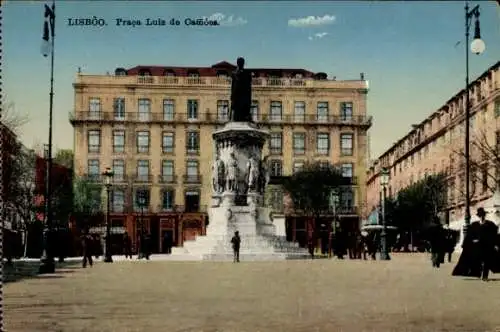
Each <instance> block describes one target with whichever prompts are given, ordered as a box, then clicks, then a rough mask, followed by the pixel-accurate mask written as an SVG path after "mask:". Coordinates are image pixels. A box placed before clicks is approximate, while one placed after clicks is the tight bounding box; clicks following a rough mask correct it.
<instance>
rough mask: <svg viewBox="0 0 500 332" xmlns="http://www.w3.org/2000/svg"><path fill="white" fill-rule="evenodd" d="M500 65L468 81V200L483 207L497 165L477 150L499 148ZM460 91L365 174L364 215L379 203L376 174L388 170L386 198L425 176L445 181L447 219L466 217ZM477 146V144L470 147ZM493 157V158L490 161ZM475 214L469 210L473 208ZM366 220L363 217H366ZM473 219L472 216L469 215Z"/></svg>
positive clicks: (499, 178)
mask: <svg viewBox="0 0 500 332" xmlns="http://www.w3.org/2000/svg"><path fill="white" fill-rule="evenodd" d="M499 67H500V62H497V63H496V64H495V65H493V66H491V67H490V68H488V70H486V71H485V72H484V73H483V74H482V75H481V76H479V77H478V78H477V79H476V80H474V81H473V82H472V83H471V85H470V86H471V87H470V102H471V117H470V137H471V145H470V156H471V160H472V163H471V173H470V174H471V176H470V188H471V201H472V205H473V206H472V208H474V206H476V207H479V206H483V205H484V204H485V202H486V201H487V200H488V199H489V198H491V197H492V196H493V193H494V189H495V188H496V187H497V183H498V181H500V172H499V170H500V168H499V167H500V162H499V161H498V160H492V159H493V158H492V157H491V155H490V156H487V154H485V153H483V152H484V151H481V150H482V149H481V148H479V147H478V144H481V145H485V144H487V145H488V147H489V148H490V149H491V151H493V152H494V151H495V150H497V151H498V149H500V72H499ZM465 98H466V94H465V90H461V91H460V92H459V93H457V94H456V95H454V96H453V97H452V98H451V99H450V100H448V101H447V102H446V104H444V105H443V106H441V107H440V108H439V109H438V110H437V111H435V112H433V113H432V114H431V115H430V116H428V117H427V118H426V119H424V120H423V121H422V122H420V123H419V124H417V125H414V126H412V127H413V128H412V130H411V131H410V132H409V133H408V134H407V135H405V136H404V137H402V138H401V139H400V140H398V141H397V142H396V143H395V144H394V145H393V146H391V148H389V149H388V150H387V151H386V152H384V153H383V154H382V155H381V156H380V157H379V158H378V159H377V161H376V162H375V163H374V164H373V165H372V166H371V167H370V168H369V170H368V171H367V178H366V187H367V207H368V211H367V212H368V213H369V212H370V211H372V210H374V209H375V208H376V207H377V206H378V205H379V204H380V192H381V187H380V171H381V169H382V168H387V169H388V170H389V171H390V182H389V185H388V188H387V189H388V194H389V195H390V196H394V195H397V193H398V192H399V191H400V190H402V189H404V188H405V187H407V186H409V185H411V184H412V183H415V182H416V181H418V180H420V179H422V178H424V177H425V176H426V175H429V174H437V173H440V172H444V173H446V174H447V177H448V192H447V197H448V205H447V208H446V211H445V212H446V219H447V220H449V221H450V222H454V221H460V220H461V221H463V219H464V214H465V209H464V205H465V163H464V162H465V158H464V154H463V153H464V145H465V124H464V121H465ZM474 142H476V143H474ZM494 159H497V158H494ZM472 213H473V214H474V210H472ZM365 217H366V216H365ZM473 218H474V216H473Z"/></svg>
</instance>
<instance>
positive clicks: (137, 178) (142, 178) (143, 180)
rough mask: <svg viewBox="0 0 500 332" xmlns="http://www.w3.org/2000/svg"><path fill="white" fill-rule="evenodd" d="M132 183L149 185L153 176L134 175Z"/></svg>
mask: <svg viewBox="0 0 500 332" xmlns="http://www.w3.org/2000/svg"><path fill="white" fill-rule="evenodd" d="M134 182H140V183H151V182H153V176H152V175H151V174H135V175H134Z"/></svg>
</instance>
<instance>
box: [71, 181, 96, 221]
mask: <svg viewBox="0 0 500 332" xmlns="http://www.w3.org/2000/svg"><path fill="white" fill-rule="evenodd" d="M101 193H102V185H101V184H99V183H95V182H91V181H89V180H88V179H86V178H82V177H80V178H76V179H74V180H73V204H72V207H73V211H72V217H73V219H74V220H75V222H76V226H77V227H78V228H79V229H85V228H89V227H92V226H94V225H95V223H96V222H97V223H99V222H100V221H101V220H102V217H103V213H102V208H101Z"/></svg>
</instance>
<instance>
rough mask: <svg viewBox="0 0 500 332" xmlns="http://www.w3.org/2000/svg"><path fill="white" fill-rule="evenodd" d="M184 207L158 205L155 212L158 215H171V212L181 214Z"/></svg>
mask: <svg viewBox="0 0 500 332" xmlns="http://www.w3.org/2000/svg"><path fill="white" fill-rule="evenodd" d="M183 209H184V206H182V205H170V206H168V205H165V204H159V205H158V207H157V210H156V211H157V212H160V213H169V212H170V213H173V212H183Z"/></svg>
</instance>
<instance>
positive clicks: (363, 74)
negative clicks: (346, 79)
mask: <svg viewBox="0 0 500 332" xmlns="http://www.w3.org/2000/svg"><path fill="white" fill-rule="evenodd" d="M359 77H360V78H361V80H362V81H364V80H365V73H360V74H359Z"/></svg>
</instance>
